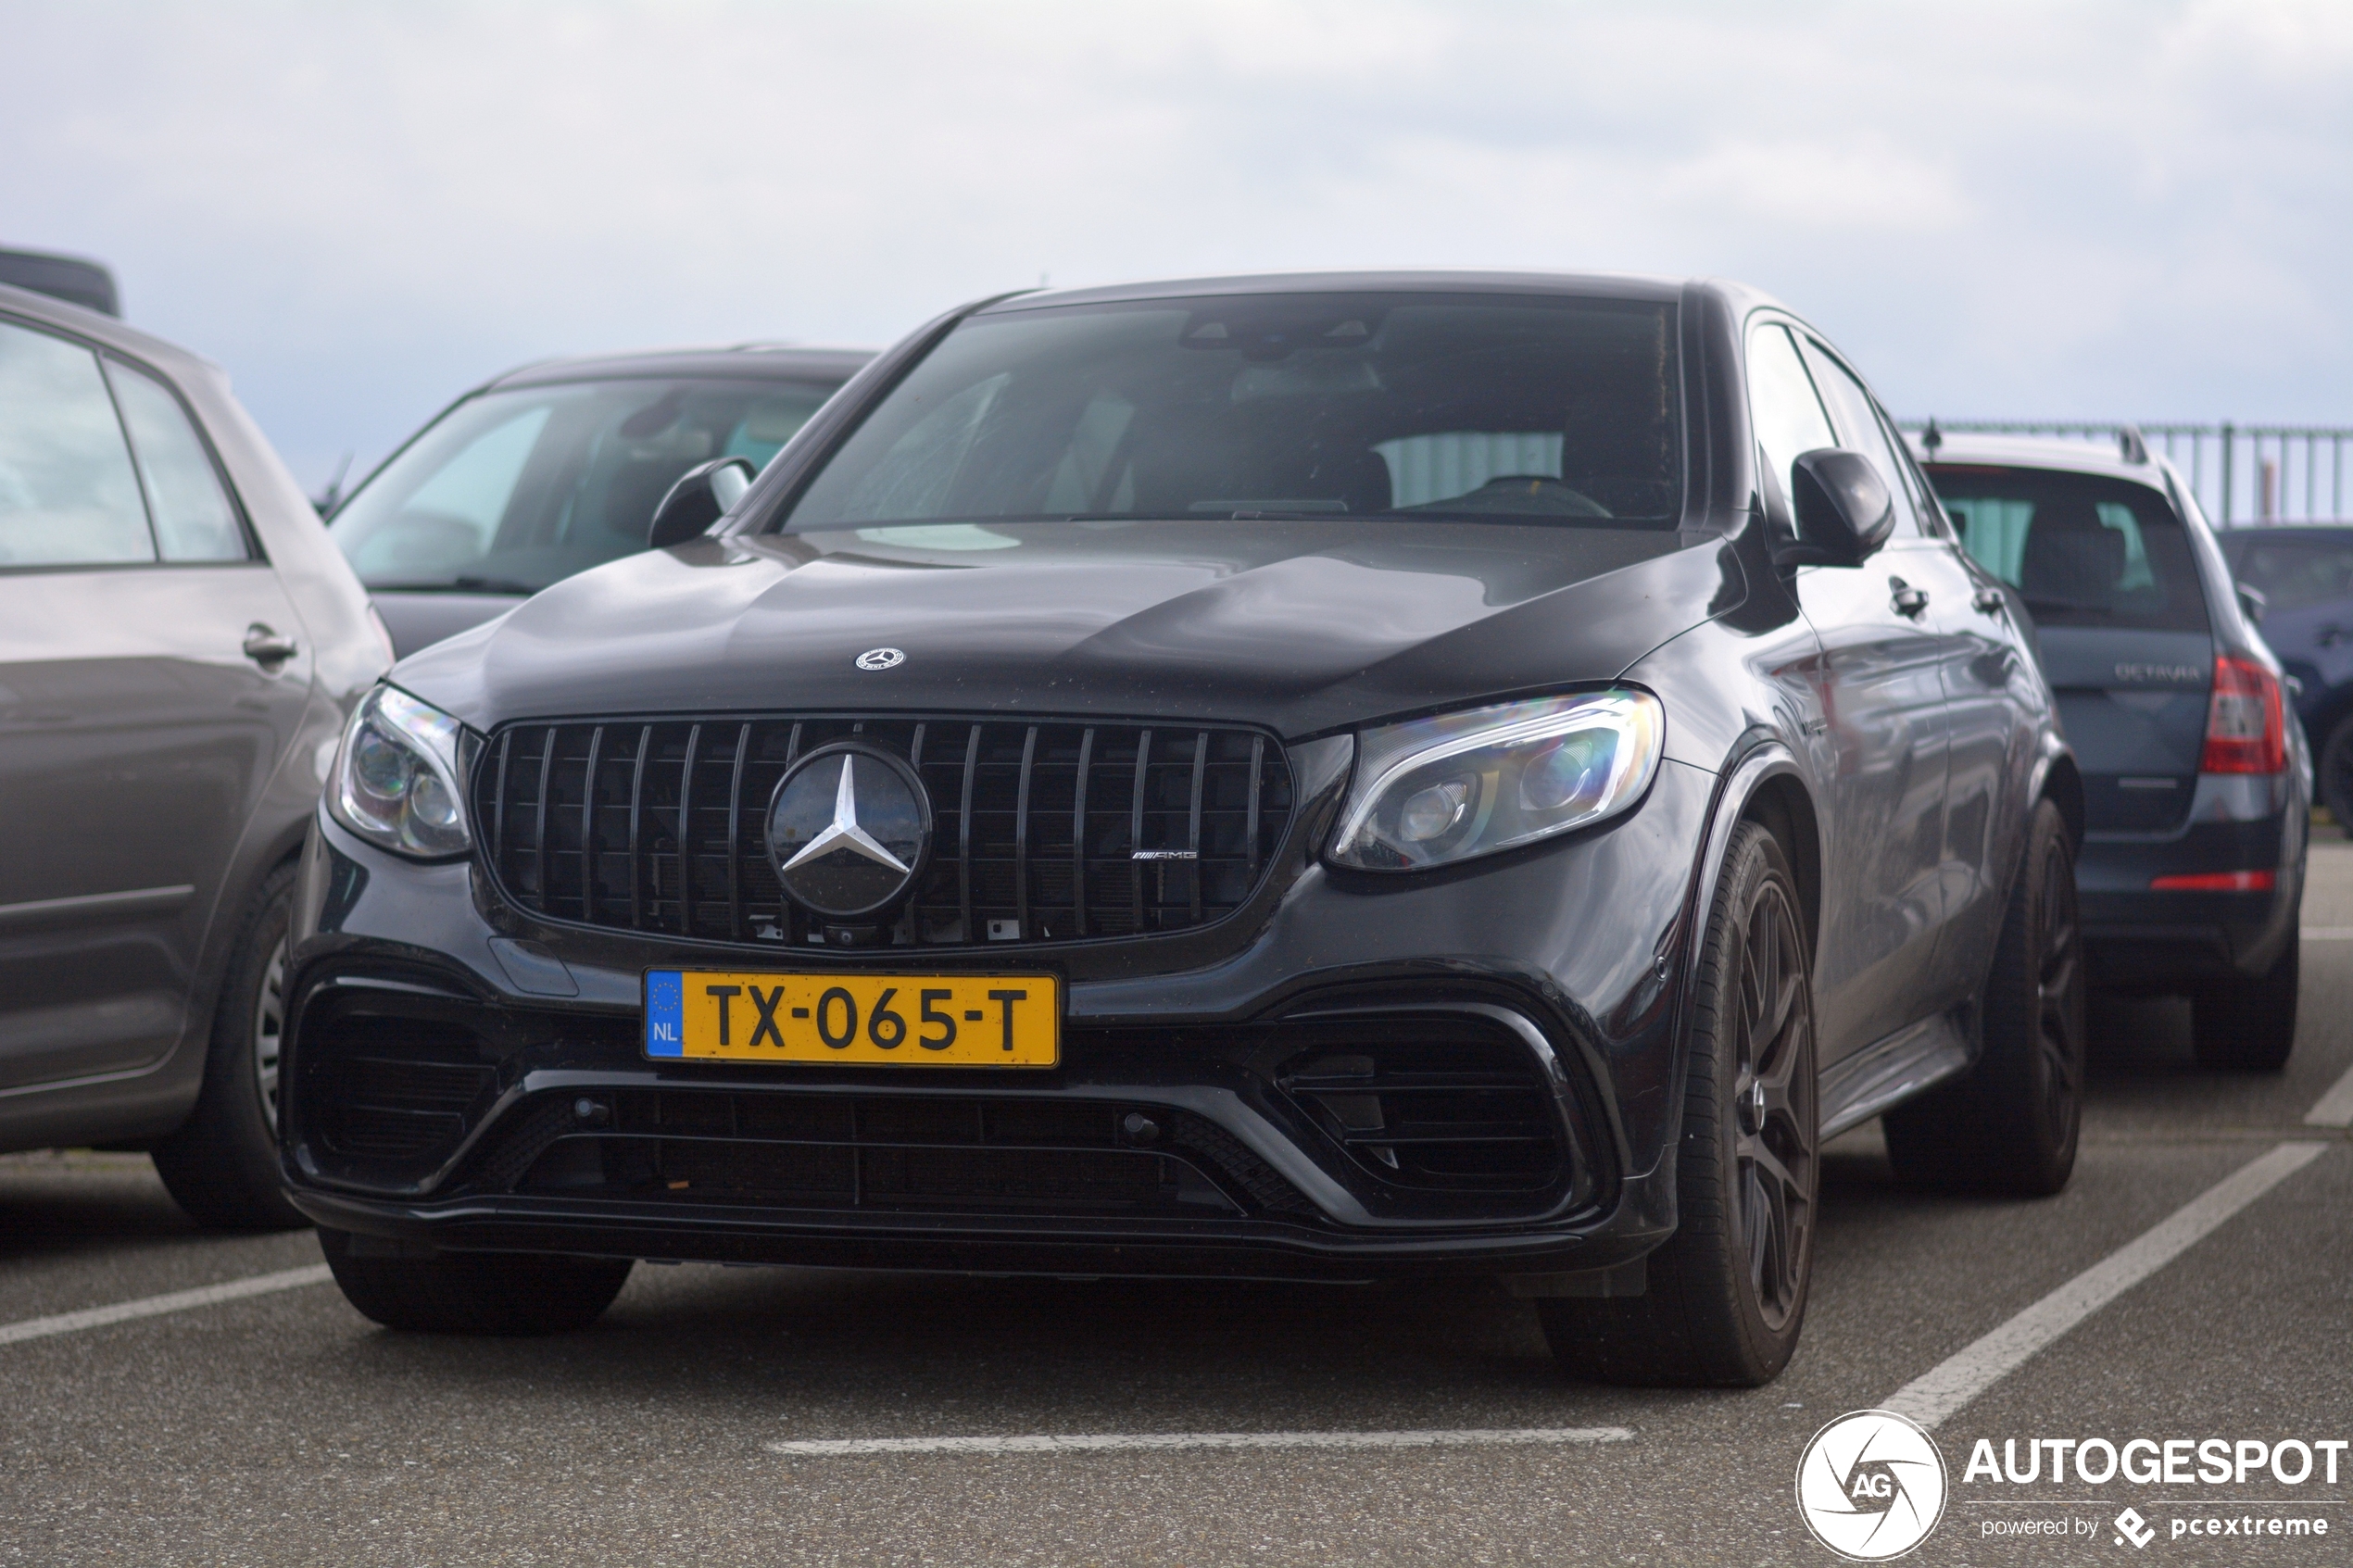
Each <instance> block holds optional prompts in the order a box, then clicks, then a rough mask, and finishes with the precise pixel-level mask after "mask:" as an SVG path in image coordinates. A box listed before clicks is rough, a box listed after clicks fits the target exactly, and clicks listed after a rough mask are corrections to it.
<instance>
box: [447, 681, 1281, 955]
mask: <svg viewBox="0 0 2353 1568" xmlns="http://www.w3.org/2000/svg"><path fill="white" fill-rule="evenodd" d="M852 736H856V737H857V738H859V739H860V740H862V742H864V743H865V744H868V745H871V746H879V747H881V748H883V749H885V750H887V751H889V752H891V753H892V754H894V755H896V756H898V757H900V758H901V759H905V760H906V761H907V762H908V764H909V765H910V766H911V767H912V768H913V769H914V770H915V771H916V773H917V775H918V776H919V777H921V778H922V779H923V781H924V783H925V787H926V789H927V790H928V791H929V792H930V795H931V798H932V809H933V818H934V822H935V825H936V830H937V831H936V835H935V839H934V842H933V846H932V851H931V859H930V863H929V867H928V869H927V870H926V871H925V873H924V879H923V881H922V883H921V884H919V885H918V887H917V888H916V890H915V893H914V896H913V898H912V903H911V904H910V905H909V906H908V907H907V908H906V909H905V910H904V911H903V913H902V914H901V916H900V919H899V921H898V922H897V924H896V925H895V926H894V928H893V929H892V931H891V932H890V934H889V935H888V940H889V941H890V942H891V943H893V944H895V945H899V946H920V947H975V948H977V947H992V946H1001V945H1004V944H1007V943H1014V944H1021V943H1033V942H1040V941H1067V940H1072V939H1075V938H1087V939H1093V940H1099V941H1100V940H1104V939H1109V938H1120V937H1127V936H1145V935H1154V934H1157V933H1163V932H1176V931H1182V930H1185V929H1188V928H1189V927H1193V926H1198V925H1202V924H1204V923H1206V922H1211V921H1214V920H1217V919H1220V918H1221V917H1223V916H1225V915H1226V914H1227V913H1230V912H1231V911H1232V910H1233V909H1236V908H1237V907H1239V905H1241V904H1243V903H1244V902H1246V901H1247V900H1248V899H1249V898H1250V897H1251V895H1252V892H1253V891H1254V890H1255V889H1256V887H1257V886H1258V884H1259V883H1260V881H1261V880H1262V879H1263V878H1264V877H1265V874H1266V872H1267V869H1268V867H1269V866H1270V864H1271V863H1272V859H1273V850H1274V847H1276V846H1277V844H1279V843H1280V842H1281V841H1282V836H1283V833H1284V830H1285V828H1286V826H1287V825H1288V823H1289V822H1290V815H1291V807H1292V802H1291V793H1290V769H1289V763H1288V759H1287V758H1286V757H1285V755H1284V753H1283V750H1282V748H1281V746H1280V745H1279V744H1277V743H1275V742H1273V741H1272V740H1271V739H1270V738H1269V737H1267V736H1265V735H1263V734H1256V733H1253V732H1251V731H1248V730H1243V729H1239V728H1218V727H1215V726H1202V727H1198V728H1197V727H1194V726H1186V727H1185V728H1182V729H1168V728H1166V727H1150V726H1146V725H1143V724H1134V723H1115V722H1114V723H1101V722H1084V721H1075V720H1038V721H1028V720H1021V721H1018V722H1015V721H998V720H990V721H983V720H980V719H965V718H957V717H952V716H951V717H945V718H943V717H940V716H937V715H933V716H927V717H920V718H919V717H915V716H912V715H910V716H904V717H902V716H899V715H880V714H878V715H868V716H865V717H860V716H857V715H815V716H808V717H797V716H794V715H790V714H779V715H759V714H754V715H750V716H748V717H747V716H744V715H737V714H731V715H727V716H725V717H724V718H713V719H700V720H697V719H686V718H681V719H677V720H673V721H663V720H655V721H644V720H639V719H598V718H582V719H572V720H567V721H563V722H561V723H547V722H532V723H520V724H513V725H509V726H507V727H505V728H504V729H502V730H500V731H499V732H497V733H496V734H493V735H492V736H491V739H490V744H488V745H486V746H483V747H482V748H481V751H480V754H479V760H478V761H477V762H476V764H475V768H474V774H473V779H472V784H471V786H470V787H471V793H472V801H473V806H474V809H475V811H476V812H477V814H478V816H479V818H480V819H481V820H482V821H483V822H484V830H485V831H484V834H483V841H484V852H485V856H486V859H488V860H489V862H490V867H489V869H490V872H491V873H492V876H493V878H494V880H495V882H496V883H497V886H498V888H499V891H500V892H501V894H502V895H503V896H504V897H506V898H508V899H509V900H510V902H512V903H514V904H516V905H518V906H520V907H521V908H522V909H525V910H526V911H528V912H531V913H534V914H537V915H540V916H543V917H545V918H547V919H549V920H555V921H561V922H568V923H575V924H587V925H592V926H604V927H610V928H613V929H619V930H635V931H642V932H648V933H661V934H663V935H669V936H673V937H685V938H686V939H689V940H698V941H720V942H729V943H737V944H761V945H782V944H788V943H801V942H812V941H817V940H820V939H821V936H822V932H821V931H820V929H819V928H818V927H817V926H816V925H815V924H814V923H813V922H812V921H811V920H810V918H809V917H808V916H807V915H806V914H805V913H803V912H802V911H800V910H799V909H798V908H796V907H795V906H793V905H792V904H791V903H790V902H789V900H787V899H786V898H785V897H783V894H782V891H781V889H780V888H779V886H778V884H777V880H776V873H775V868H774V865H773V864H772V863H771V862H770V860H769V859H768V849H767V835H766V833H765V831H764V829H763V827H762V825H761V809H762V808H763V805H764V802H765V801H766V800H767V799H768V798H769V795H770V792H771V791H772V790H773V789H774V786H775V784H776V781H777V780H779V779H780V778H782V777H783V776H784V774H785V772H786V770H788V769H789V768H791V767H792V766H793V765H794V764H796V763H798V762H799V760H800V759H801V758H802V757H803V756H805V755H807V753H808V752H809V751H810V750H811V749H812V748H814V747H817V746H824V745H828V744H831V743H833V742H835V741H838V740H843V739H848V738H850V737H852ZM575 789H577V790H578V791H579V794H578V795H577V796H576V797H575V796H574V795H573V791H574V790H575ZM673 789H674V790H675V791H676V794H675V796H674V797H673V795H672V794H671V793H669V792H670V791H672V790H673ZM723 812H724V827H723V825H722V822H721V820H720V815H721V813H723ZM747 812H749V813H750V814H751V815H750V817H749V819H748V818H747V816H746V813H747ZM1064 812H1068V813H1069V816H1068V818H1067V822H1068V828H1069V837H1068V838H1067V839H1065V838H1064V837H1063V824H1064V822H1065V818H1064V817H1063V813H1064ZM1139 857H1140V858H1139ZM624 876H625V877H626V879H627V885H626V891H625V893H624V890H623V877H624ZM575 878H576V879H577V880H576V881H575ZM723 879H724V888H723V885H722V884H723Z"/></svg>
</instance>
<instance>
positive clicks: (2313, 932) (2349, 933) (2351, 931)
mask: <svg viewBox="0 0 2353 1568" xmlns="http://www.w3.org/2000/svg"><path fill="white" fill-rule="evenodd" d="M2304 940H2306V941H2307V942H2353V925H2308V926H2306V927H2305V928H2304Z"/></svg>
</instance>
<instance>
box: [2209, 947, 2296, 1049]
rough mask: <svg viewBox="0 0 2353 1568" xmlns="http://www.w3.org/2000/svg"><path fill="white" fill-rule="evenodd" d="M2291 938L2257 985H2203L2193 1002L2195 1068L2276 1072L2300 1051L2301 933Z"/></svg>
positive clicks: (2240, 982) (2252, 982) (2251, 982)
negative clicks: (2298, 1024)
mask: <svg viewBox="0 0 2353 1568" xmlns="http://www.w3.org/2000/svg"><path fill="white" fill-rule="evenodd" d="M2301 924H2302V922H2301V921H2300V920H2299V921H2298V922H2296V925H2295V926H2291V927H2290V928H2289V930H2288V935H2287V951H2285V952H2284V953H2282V954H2281V955H2280V956H2279V957H2278V958H2277V959H2275V960H2272V963H2271V972H2269V973H2267V974H2263V975H2259V976H2258V977H2257V978H2255V979H2253V980H2236V981H2223V982H2221V983H2209V984H2208V985H2202V986H2200V987H2199V988H2198V989H2197V990H2196V992H2195V993H2193V994H2192V996H2191V997H2190V1044H2191V1047H2192V1048H2193V1049H2195V1050H2196V1052H2197V1064H2198V1065H2199V1066H2200V1067H2205V1068H2211V1069H2214V1070H2216V1071H2219V1072H2224V1073H2277V1072H2278V1071H2279V1070H2280V1069H2282V1068H2283V1067H2285V1066H2286V1065H2287V1059H2288V1053H2289V1052H2290V1051H2292V1050H2294V1049H2295V1048H2296V983H2297V981H2298V979H2299V978H2300V976H2299V974H2298V970H2299V969H2300V967H2301V963H2300V949H2301V948H2302V947H2303V946H2304V939H2303V934H2302V932H2301V930H2300V929H2299V927H2300V926H2301Z"/></svg>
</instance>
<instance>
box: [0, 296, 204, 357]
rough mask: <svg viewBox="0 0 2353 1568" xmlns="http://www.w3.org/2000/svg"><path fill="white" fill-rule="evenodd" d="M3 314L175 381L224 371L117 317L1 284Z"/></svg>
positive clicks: (0, 299)
mask: <svg viewBox="0 0 2353 1568" xmlns="http://www.w3.org/2000/svg"><path fill="white" fill-rule="evenodd" d="M0 312H5V313H6V314H7V315H10V316H16V317H19V318H23V319H26V320H33V321H39V322H42V323H44V324H45V325H48V326H52V327H55V328H57V330H58V331H60V332H71V333H73V334H74V335H75V336H76V337H80V338H85V339H88V340H89V341H91V342H94V343H98V344H102V345H105V346H107V347H108V348H112V349H115V350H117V351H119V352H120V353H121V354H122V355H123V356H124V357H125V358H132V359H141V360H145V362H146V363H148V364H150V365H153V366H154V367H155V368H156V369H157V370H162V371H164V372H165V373H166V374H168V375H170V376H172V377H173V378H175V379H179V378H184V377H189V376H198V377H201V376H220V374H221V370H220V366H218V365H216V364H214V363H213V362H212V361H211V360H209V359H207V358H204V357H203V356H201V355H196V354H191V353H189V352H188V351H187V350H186V349H184V348H182V347H181V346H180V345H177V344H173V343H167V342H165V341H164V340H163V339H161V338H159V337H150V336H148V335H147V334H146V333H145V332H141V331H140V330H139V329H138V328H136V327H127V326H125V325H123V324H122V322H121V321H120V320H118V319H117V318H115V317H112V316H108V315H105V314H102V313H101V312H99V311H95V310H91V309H88V308H86V307H82V306H79V305H74V304H70V303H69V302H68V301H66V300H62V299H58V298H57V297H55V296H54V295H45V294H37V293H35V292H34V291H32V290H31V289H19V288H12V287H10V286H9V285H8V284H6V283H0Z"/></svg>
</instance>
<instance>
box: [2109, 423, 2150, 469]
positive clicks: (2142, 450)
mask: <svg viewBox="0 0 2353 1568" xmlns="http://www.w3.org/2000/svg"><path fill="white" fill-rule="evenodd" d="M2116 449H2117V450H2118V451H2120V452H2121V453H2123V454H2124V460H2125V461H2126V462H2128V463H2146V462H2147V461H2148V460H2149V445H2148V443H2147V442H2145V441H2143V440H2142V439H2141V427H2140V426H2138V425H2125V426H2122V427H2121V428H2120V429H2119V430H2118V431H2117V433H2116Z"/></svg>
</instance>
